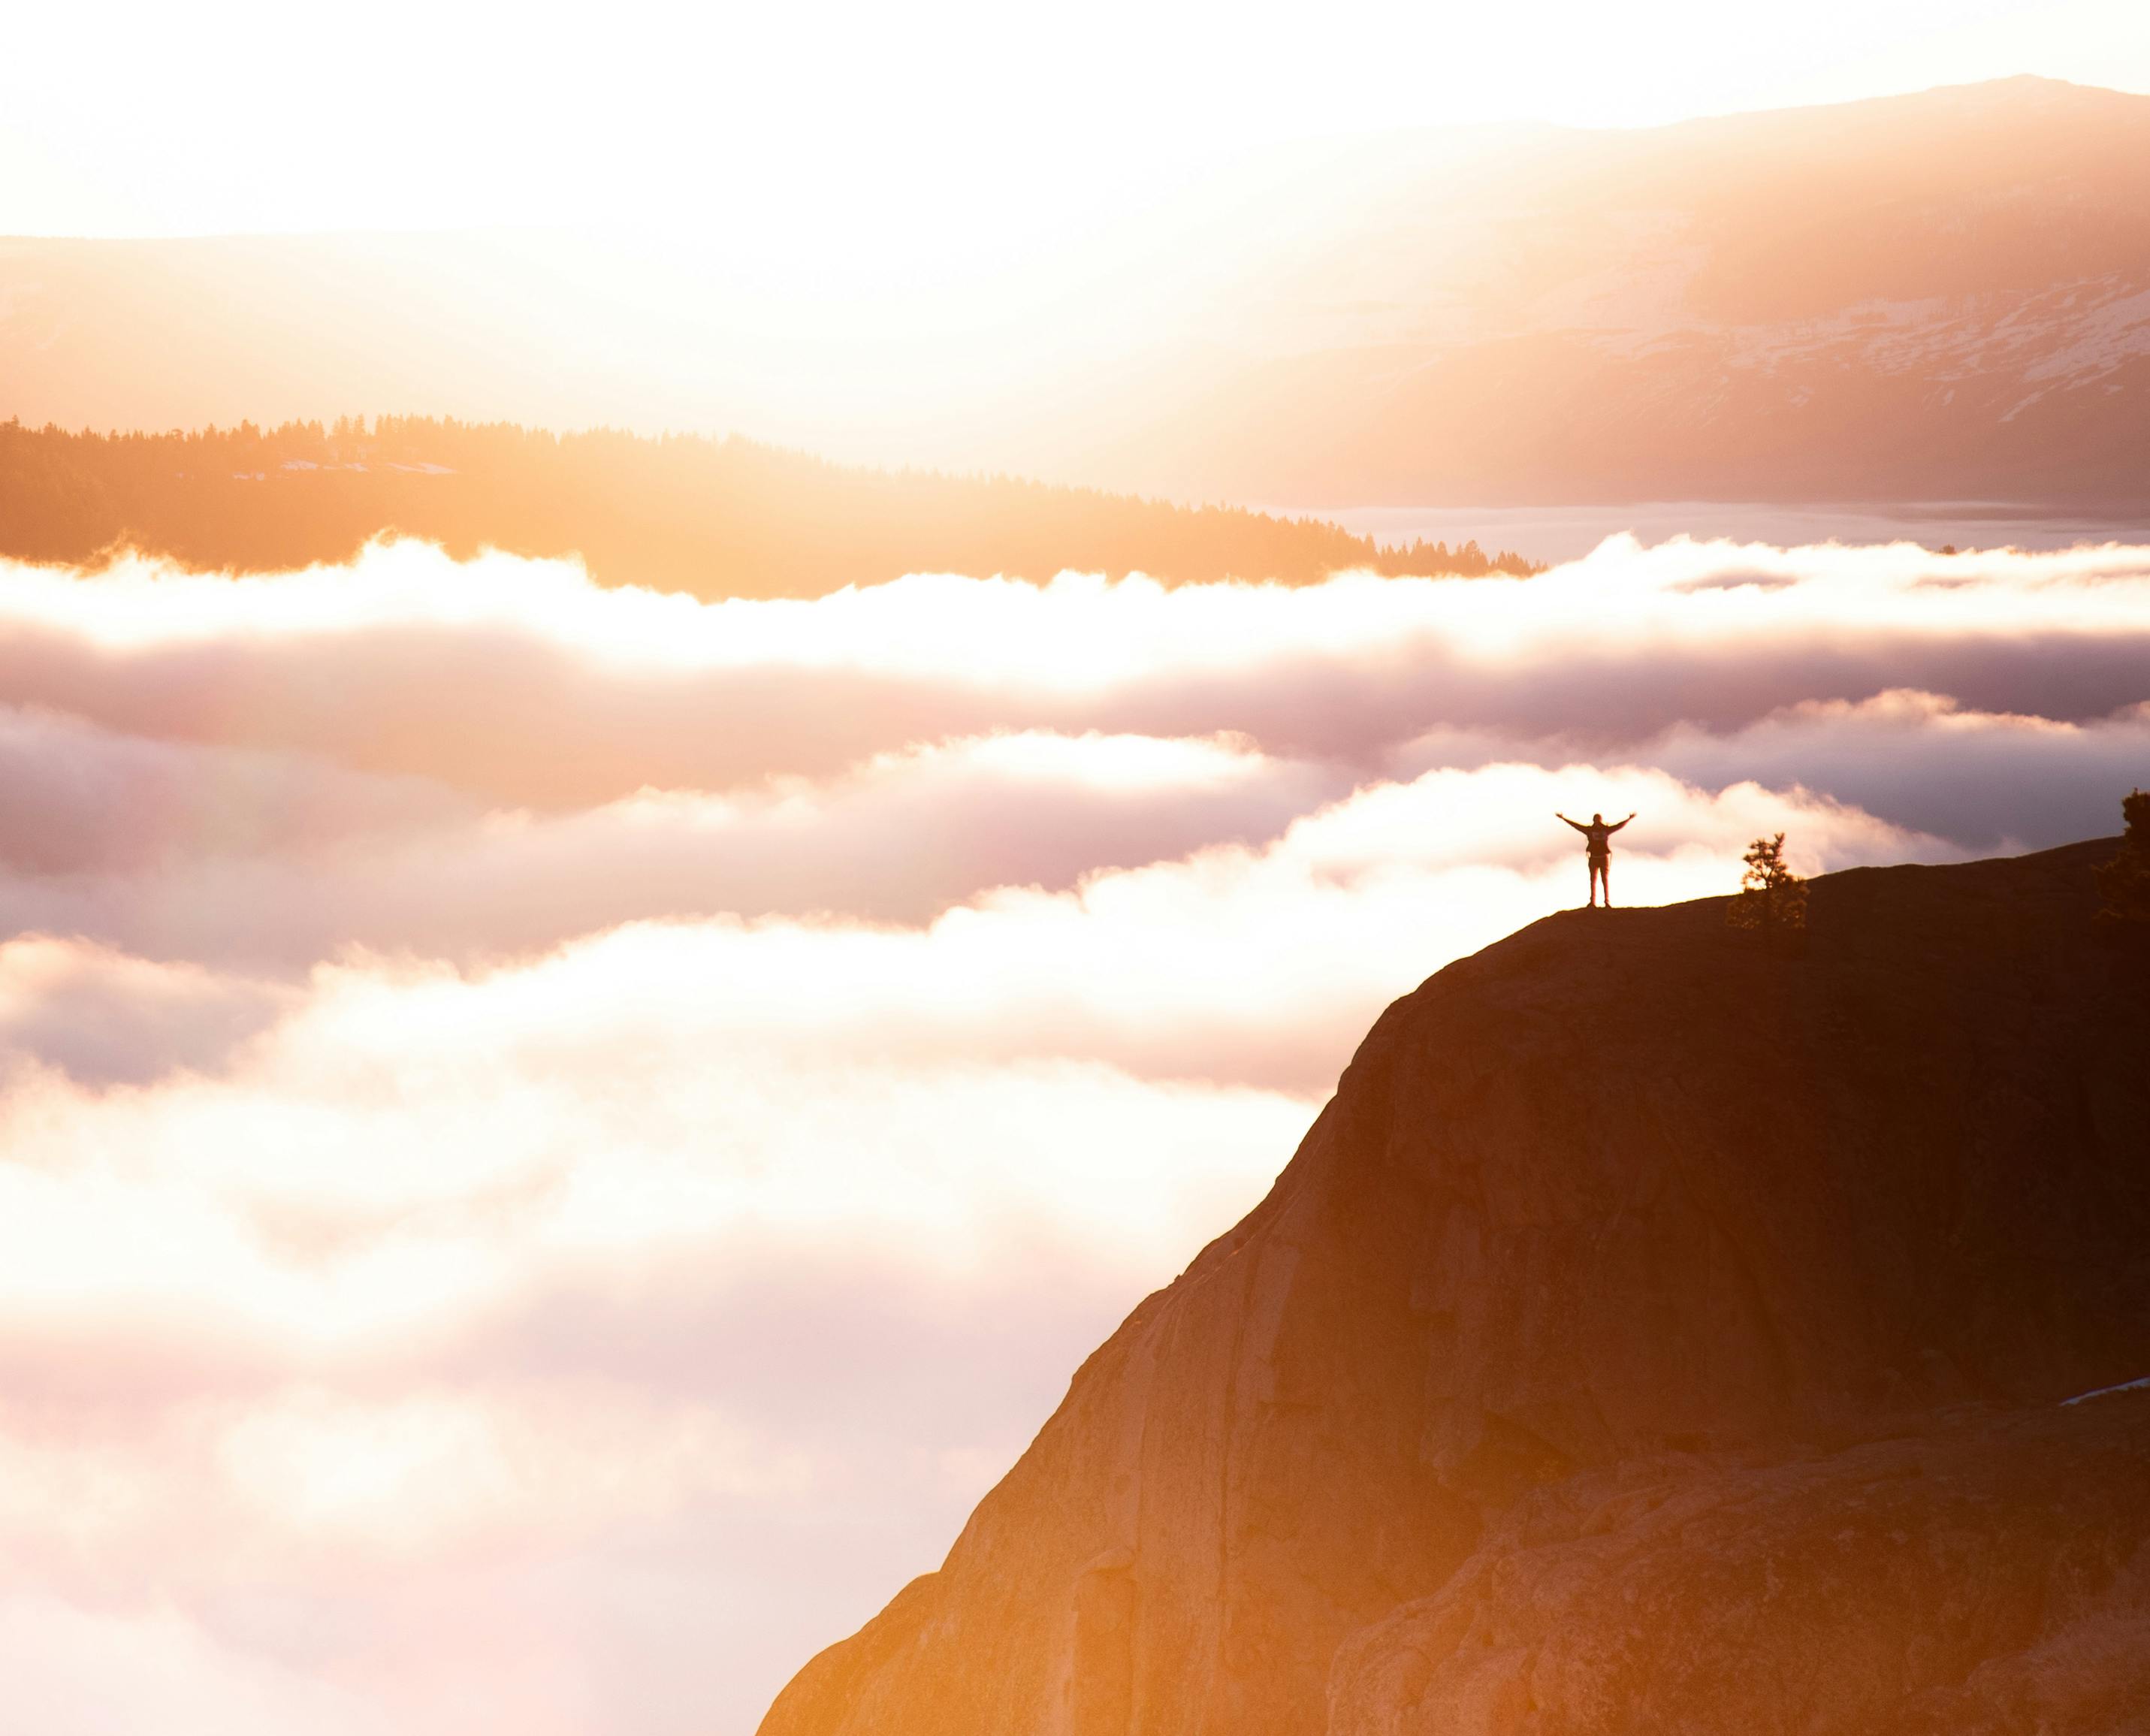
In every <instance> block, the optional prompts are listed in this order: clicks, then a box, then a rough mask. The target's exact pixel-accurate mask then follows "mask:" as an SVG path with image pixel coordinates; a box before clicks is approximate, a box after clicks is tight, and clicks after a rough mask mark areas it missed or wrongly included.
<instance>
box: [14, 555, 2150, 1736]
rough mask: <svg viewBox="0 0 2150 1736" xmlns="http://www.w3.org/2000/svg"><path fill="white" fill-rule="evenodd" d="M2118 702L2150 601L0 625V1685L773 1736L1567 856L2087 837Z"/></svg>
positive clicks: (874, 605)
mask: <svg viewBox="0 0 2150 1736" xmlns="http://www.w3.org/2000/svg"><path fill="white" fill-rule="evenodd" d="M2145 648H2150V552H2145V551H2142V550H2105V551H2093V552H2090V553H2077V554H2072V555H2067V556H2035V557H2034V556H2018V555H1991V556H1976V557H1957V558H1953V559H1951V560H1947V561H1943V560H1941V558H1936V557H1933V556H1930V555H1926V554H1925V553H1923V552H1919V551H1911V550H1907V549H1902V548H1896V549H1880V550H1849V549H1824V550H1800V551H1790V552H1786V551H1778V550H1768V549H1755V548H1729V547H1725V546H1700V545H1683V544H1676V545H1673V546H1671V547H1670V548H1666V549H1659V550H1654V551H1643V550H1639V549H1637V548H1633V546H1632V545H1623V544H1614V545H1608V547H1607V549H1605V550H1602V551H1601V552H1600V553H1599V554H1598V555H1597V556H1595V557H1593V558H1592V559H1591V560H1589V561H1587V562H1582V563H1577V564H1576V565H1575V566H1573V567H1571V568H1562V569H1560V570H1559V571H1557V573H1553V574H1551V575H1547V577H1546V578H1543V579H1541V580H1533V581H1531V582H1529V583H1519V584H1509V583H1505V582H1499V581H1492V582H1473V583H1452V584H1451V583H1422V582H1416V581H1411V582H1401V583H1379V582H1375V581H1370V580H1366V579H1363V578H1345V579H1340V580H1338V581H1335V583H1332V584H1331V585H1330V586H1326V587H1320V588H1313V589H1310V590H1304V591H1297V592H1294V591H1286V590H1282V589H1275V588H1262V587H1247V586H1223V587H1213V588H1194V589H1190V590H1182V591H1175V592H1169V593H1168V592H1165V591H1163V590H1162V589H1159V588H1156V587H1153V586H1149V585H1148V584H1146V583H1139V582H1135V583H1123V584H1119V585H1108V584H1106V583H1102V582H1100V581H1097V580H1091V579H1081V578H1065V579H1062V581H1060V582H1059V583H1056V584H1055V585H1052V586H1051V587H1046V588H1031V587H1024V586H1016V585H1004V584H1000V583H994V582H986V583H979V582H973V581H968V580H960V579H948V578H921V579H915V580H906V581H905V582H903V583H901V584H899V585H895V586H889V587H884V588H880V589H878V590H876V591H871V592H861V593H846V594H844V595H841V596H839V597H835V598H827V599H824V600H823V601H821V602H820V603H768V604H760V603H745V604H742V603H726V604H719V605H715V606H704V605H700V604H695V603H691V602H686V601H684V600H682V599H678V598H653V597H649V596H644V595H642V594H639V593H619V592H599V591H597V590H595V589H594V588H590V587H588V585H586V584H585V583H583V582H582V581H581V579H580V578H579V577H578V575H576V574H575V573H573V572H572V570H570V569H567V568H558V567H546V566H532V565H531V564H529V563H516V562H508V561H503V560H499V559H494V560H491V561H487V562H483V563H476V564H475V565H473V566H472V567H470V568H457V567H454V566H453V565H452V564H451V563H446V562H444V561H442V559H441V558H439V557H437V555H434V554H432V553H430V552H428V551H425V550H422V549H416V548H407V547H404V548H394V549H389V550H384V551H376V552H374V553H371V554H370V555H369V556H368V557H367V558H366V561H365V562H363V563H361V567H360V568H359V569H358V570H356V572H351V573H346V572H338V571H323V572H315V573H307V574H300V575H291V576H287V577H284V578H275V579H267V580H258V581H257V580H250V581H244V582H239V583H233V582H229V581H221V580H196V579H191V578H184V577H179V576H175V575H172V574H169V573H160V572H158V571H156V570H154V569H150V568H142V567H139V566H138V567H134V568H124V569H122V570H121V571H120V572H119V573H116V574H114V575H113V576H110V577H108V578H95V579H82V578H73V577H71V576H68V575H64V574H58V573H43V572H40V571H38V570H37V569H31V568H19V567H17V568H0V704H4V706H5V708H6V709H0V820H4V821H5V824H4V825H0V923H4V926H5V927H6V929H7V930H8V931H10V932H12V933H13V936H14V937H13V938H12V939H8V940H6V941H4V942H0V1081H4V1088H3V1089H0V1563H4V1565H3V1566H0V1673H5V1674H6V1675H7V1677H8V1679H9V1680H10V1681H11V1682H12V1683H21V1684H23V1693H24V1694H25V1695H27V1696H28V1698H27V1699H26V1700H24V1701H23V1702H22V1703H28V1704H33V1705H35V1706H38V1707H39V1708H51V1711H50V1716H49V1717H48V1718H43V1722H42V1723H41V1724H40V1728H52V1729H55V1730H64V1731H68V1732H74V1731H81V1732H84V1733H88V1732H104V1731H111V1732H114V1733H117V1732H121V1731H125V1732H128V1733H130V1736H131V1733H132V1732H134V1731H135V1730H138V1729H140V1728H144V1726H145V1723H154V1725H155V1726H156V1727H157V1728H159V1729H163V1730H169V1731H173V1732H175V1733H179V1736H186V1733H189V1732H193V1731H204V1732H206V1731H210V1730H215V1731H220V1732H221V1731H225V1730H238V1731H253V1730H256V1729H260V1730H264V1731H266V1730H270V1729H287V1728H305V1729H308V1730H315V1729H319V1730H326V1731H330V1732H333V1733H336V1736H343V1733H345V1732H352V1733H367V1736H371V1733H374V1732H386V1731H389V1730H395V1731H396V1732H399V1733H402V1732H415V1733H417V1736H432V1733H439V1736H449V1733H454V1736H467V1733H471V1732H482V1731H492V1730H496V1729H497V1730H501V1731H508V1730H513V1731H516V1732H517V1733H527V1732H532V1731H538V1732H545V1733H555V1732H557V1733H559V1736H586V1733H587V1736H593V1733H599V1732H602V1733H605V1736H613V1733H622V1736H660V1733H662V1736H669V1733H671V1732H674V1731H685V1730H688V1729H694V1730H697V1731H706V1730H709V1729H712V1728H714V1729H719V1730H724V1731H729V1732H734V1733H743V1732H744V1731H746V1730H747V1729H749V1728H751V1726H752V1723H753V1722H754V1721H755V1718H756V1716H757V1715H758V1713H759V1712H760V1709H761V1707H762V1705H763V1704H764V1703H765V1702H766V1700H767V1698H769V1696H770V1694H771V1693H773V1692H774V1691H775V1688H776V1687H777V1686H778V1685H780V1683H781V1681H782V1680H783V1679H784V1678H785V1676H787V1675H788V1674H789V1673H790V1670H791V1669H792V1668H795V1665H796V1664H797V1663H799V1662H800V1661H802V1660H803V1658H805V1656H806V1655H807V1653H810V1651H812V1650H813V1649H815V1648H816V1647H818V1646H819V1645H820V1644H822V1643H826V1642H827V1641H828V1640H830V1639H831V1638H835V1637H836V1636H837V1635H838V1634H839V1633H841V1632H843V1631H845V1628H846V1627H848V1626H850V1625H851V1624H853V1623H855V1622H856V1621H858V1620H861V1619H863V1618H864V1617H865V1616H866V1615H867V1614H869V1613H870V1612H871V1610H872V1609H873V1608H875V1607H877V1606H878V1605H879V1603H880V1602H881V1601H883V1599H884V1598H885V1597H886V1595H887V1594H888V1593H889V1592H891V1590H892V1589H893V1588H894V1587H895V1586H896V1584H898V1583H899V1582H901V1580H902V1579H903V1578H905V1577H907V1576H908V1575H909V1574H910V1573H911V1572H916V1571H918V1570H920V1569H921V1568H923V1567H927V1566H930V1565H931V1562H932V1561H933V1560H934V1558H935V1557H936V1555H937V1553H938V1552H939V1551H940V1550H941V1548H942V1547H945V1545H946V1541H947V1539H948V1538H949V1537H951V1536H952V1534H953V1531H954V1528H955V1526H956V1522H958V1520H959V1519H960V1516H961V1512H962V1511H964V1510H965V1509H966V1507H967V1506H968V1505H969V1504H970V1503H971V1501H973V1500H974V1499H975V1498H976V1496H977V1494H978V1493H979V1492H980V1491H981V1490H982V1487H983V1486H985V1485H986V1484H987V1482H989V1481H991V1479H992V1477H993V1476H996V1475H997V1474H998V1472H999V1471H1000V1470H1001V1469H1002V1468H1003V1467H1004V1466H1006V1464H1007V1462H1008V1461H1009V1460H1010V1459H1011V1458H1012V1456H1013V1454H1014V1453H1015V1452H1016V1451H1017V1450H1019V1448H1020V1446H1021V1445H1022V1441H1023V1440H1024V1438H1025V1437H1026V1436H1027V1433H1028V1431H1030V1430H1032V1428H1034V1427H1035V1426H1036V1425H1037V1422H1038V1421H1041V1420H1042V1416H1043V1415H1044V1414H1045V1412H1046V1410H1047V1409H1048V1408H1049V1406H1050V1405H1051V1404H1052V1401H1053V1400H1054V1399H1055V1398H1056V1397H1057V1393H1058V1391H1059V1390H1060V1389H1061V1387H1062V1385H1063V1383H1064V1381H1065V1379H1066V1376H1067V1373H1068V1371H1069V1370H1071V1369H1072V1367H1073V1365H1074V1364H1075V1362H1076V1361H1077V1360H1078V1359H1079V1357H1080V1355H1082V1354H1083V1352H1084V1351H1086V1350H1088V1348H1089V1346H1090V1345H1092V1344H1093V1343H1094V1341H1095V1340H1097V1339H1098V1337H1099V1336H1101V1335H1103V1332H1104V1331H1106V1330H1108V1329H1109V1327H1110V1326H1111V1325H1112V1324H1113V1321H1114V1320H1116V1319H1117V1318H1118V1316H1119V1315H1121V1314H1122V1313H1123V1312H1124V1311H1125V1310H1126V1309H1127V1308H1128V1306H1129V1305H1131V1304H1132V1303H1133V1300H1134V1299H1136V1298H1137V1297H1138V1295H1139V1294H1140V1293H1141V1292H1142V1290H1143V1289H1144V1288H1146V1287H1148V1286H1149V1285H1152V1284H1157V1283H1159V1282H1161V1281H1163V1279H1167V1278H1168V1277H1169V1276H1170V1275H1171V1274H1172V1273H1173V1271H1175V1270H1176V1269H1178V1267H1179V1266H1180V1265H1181V1264H1184V1261H1185V1260H1186V1259H1188V1258H1189V1257H1190V1256H1191V1255H1192V1254H1193V1253H1194V1251H1195V1249H1197V1248H1198V1247H1199V1244H1201V1243H1202V1241H1203V1240H1204V1239H1206V1238H1207V1237H1208V1236H1209V1235H1211V1234H1215V1233H1217V1232H1219V1231H1220V1230H1222V1229H1224V1228H1226V1227H1227V1226H1228V1225H1229V1224H1230V1223H1231V1222H1232V1220H1233V1219H1234V1218H1236V1217H1237V1216H1238V1215H1239V1214H1240V1213H1241V1212H1243V1211H1244V1209H1246V1208H1247V1207H1248V1206H1249V1205H1250V1204H1252V1203H1253V1202H1254V1199H1257V1198H1258V1197H1259V1194H1260V1193H1261V1192H1262V1190H1263V1189H1264V1188H1265V1187H1266V1185H1267V1184H1268V1182H1269V1179H1270V1178H1271V1177H1273V1176H1274V1173H1275V1172H1276V1170H1277V1169H1278V1168H1279V1167H1280V1165H1281V1163H1283V1161H1284V1159H1285V1158H1287V1157H1288V1156H1289V1151H1290V1148H1291V1147H1292V1145H1293V1144H1294V1143H1295V1141H1296V1139H1297V1138H1298V1137H1299V1135H1300V1133H1301V1131H1302V1130H1303V1129H1304V1128H1305V1126H1306V1125H1307V1123H1309V1122H1310V1120H1311V1118H1312V1116H1313V1114H1314V1113H1315V1110H1316V1109H1317V1108H1318V1107H1319V1104H1320V1101H1321V1099H1322V1098H1323V1096H1324V1095H1325V1093H1326V1092H1327V1090H1328V1088H1329V1086H1330V1082H1332V1081H1333V1080H1334V1078H1335V1074H1336V1072H1337V1071H1338V1070H1339V1068H1340V1067H1341V1065H1342V1064H1343V1062H1344V1061H1345V1058H1346V1057H1347V1056H1348V1054H1349V1052H1350V1047H1351V1046H1352V1045H1353V1044H1354V1043H1355V1042H1356V1040H1357V1038H1358V1037H1359V1036H1360V1033H1361V1032H1363V1031H1364V1029H1365V1027H1366V1025H1367V1024H1368V1023H1369V1022H1370V1020H1371V1019H1372V1017H1373V1016H1374V1015H1375V1013H1376V1012H1378V1011H1379V1009H1380V1007H1381V1005H1382V1004H1384V1003H1385V1002H1386V1001H1387V1000H1388V999H1390V998H1391V997H1393V996H1395V995H1396V994H1398V993H1401V992H1406V991H1407V990H1408V989H1410V988H1411V987H1414V986H1415V985H1416V982H1417V981H1418V980H1419V979H1420V978H1421V977H1423V976H1424V975H1426V974H1427V973H1428V972H1430V971H1432V970H1433V969H1435V968H1436V967H1437V966H1439V965H1441V963H1442V962H1444V961H1446V960H1448V959H1450V958H1452V957H1454V956H1458V955H1459V954H1461V953H1463V952H1466V951H1471V950H1473V949H1475V948H1476V947H1477V946H1481V945H1483V944H1485V943H1486V942H1487V941H1491V940H1492V939H1494V938H1496V937H1497V936H1499V935H1501V934H1502V933H1505V932H1507V931H1509V930H1511V929H1512V928H1514V927H1517V926H1521V925H1522V924H1523V923H1525V922H1527V921H1531V920H1532V919H1533V918H1535V917H1537V916H1540V915H1542V914H1543V913H1545V912H1546V911H1548V910H1550V909H1552V908H1555V907H1557V906H1561V905H1563V904H1568V903H1573V902H1577V901H1580V894H1581V892H1582V862H1581V860H1580V856H1579V852H1578V851H1577V848H1576V840H1574V839H1573V837H1572V834H1570V833H1568V832H1567V830H1566V828H1564V827H1562V826H1561V825H1558V823H1557V821H1555V820H1553V819H1552V810H1554V809H1555V808H1565V809H1566V810H1567V811H1568V812H1570V813H1578V814H1579V813H1587V811H1588V810H1592V809H1602V810H1606V811H1607V812H1613V813H1625V812H1626V811H1627V810H1629V809H1631V808H1633V809H1635V810H1638V811H1639V813H1640V815H1641V818H1639V819H1638V820H1637V821H1636V823H1635V825H1633V827H1632V828H1630V830H1628V831H1627V832H1625V833H1623V835H1622V839H1621V841H1622V843H1623V845H1628V848H1627V849H1626V850H1623V852H1622V854H1621V855H1620V856H1619V858H1618V861H1617V862H1616V865H1615V869H1614V881H1615V890H1616V891H1617V892H1618V894H1619V895H1620V896H1621V897H1622V898H1623V901H1633V902H1655V901H1664V900H1669V899H1676V898H1683V897H1689V896H1703V895H1706V894H1710V893H1716V892H1721V891H1727V890H1729V888H1730V887H1731V886H1733V885H1734V883H1735V882H1736V878H1737V872H1738V858H1739V852H1740V850H1741V849H1742V848H1743V847H1744V845H1745V844H1746V842H1747V840H1749V839H1750V838H1752V837H1753V836H1754V835H1757V834H1758V833H1761V832H1764V831H1774V830H1779V828H1782V829H1785V830H1789V833H1790V835H1791V840H1792V845H1793V847H1794V852H1795V855H1796V859H1797V860H1798V861H1799V863H1800V865H1803V866H1804V867H1807V868H1809V869H1824V868H1834V867H1839V866H1843V865H1850V864H1854V863H1859V862H1868V861H1879V860H1897V859H1901V858H1904V857H1906V856H1920V857H1925V858H1929V859H1932V858H1938V857H1944V856H1948V855H1957V854H1961V853H1963V851H1964V850H1965V849H1966V847H1967V846H1969V845H1977V844H1980V843H1983V842H1986V841H1987V840H1994V839H2008V840H2021V841H2024V842H2047V841H2055V834H2056V830H2057V829H2058V830H2060V832H2061V835H2075V834H2080V833H2083V832H2089V831H2096V830H2105V829H2108V828H2109V827H2110V825H2111V823H2112V812H2113V808H2112V805H2113V801H2114V799H2115V798H2116V797H2117V795H2118V794H2119V793H2120V792H2121V790H2122V789H2123V788H2124V787H2125V786H2126V785H2127V783H2128V782H2129V781H2131V780H2137V781H2150V766H2146V767H2144V768H2143V770H2142V773H2141V774H2139V775H2134V774H2131V773H2130V772H2129V770H2128V768H2129V766H2130V765H2132V764H2133V763H2135V762H2137V761H2138V760H2140V759H2141V757H2142V751H2143V749H2144V746H2145V740H2146V725H2145V721H2144V715H2145V714H2144V713H2143V712H2142V709H2140V708H2141V705H2142V702H2143V701H2144V700H2145V699H2146V698H2150V692H2146V688H2150V676H2146V671H2150V659H2146V658H2144V656H2143V655H2142V653H2143V651H2144V650H2145ZM2131 658H2132V659H2134V660H2133V661H2132V662H2130V661H2129V659H2131ZM1959 677H1960V678H1962V679H1956V678H1959ZM2064 690H2065V691H2066V692H2067V693H2068V694H2071V695H2072V696H2073V697H2072V698H2071V699H2070V700H2069V702H2068V704H2065V705H2063V704H2052V705H2050V706H2047V707H2045V708H2043V709H2041V707H2040V705H2039V704H2036V703H2035V702H2036V699H2037V696H2038V695H2039V694H2041V693H2058V692H2062V691H2064ZM42 1716H43V1713H41V1717H42Z"/></svg>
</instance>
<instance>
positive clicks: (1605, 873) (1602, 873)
mask: <svg viewBox="0 0 2150 1736" xmlns="http://www.w3.org/2000/svg"><path fill="white" fill-rule="evenodd" d="M1597 877H1598V879H1600V880H1602V881H1604V882H1605V908H1606V909H1607V910H1608V911H1609V910H1611V909H1612V908H1613V864H1612V861H1611V860H1610V859H1607V860H1605V861H1602V862H1600V863H1599V864H1598V865H1597Z"/></svg>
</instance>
